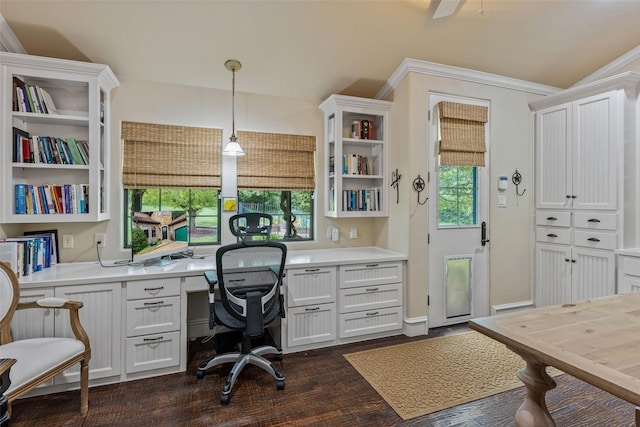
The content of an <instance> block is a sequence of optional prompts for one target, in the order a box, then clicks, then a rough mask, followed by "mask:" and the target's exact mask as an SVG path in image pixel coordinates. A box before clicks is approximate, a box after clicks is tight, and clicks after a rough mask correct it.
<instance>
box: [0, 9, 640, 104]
mask: <svg viewBox="0 0 640 427" xmlns="http://www.w3.org/2000/svg"><path fill="white" fill-rule="evenodd" d="M443 1H447V0H443ZM439 3H440V0H407V1H401V0H387V1H373V0H370V1H346V0H343V1H332V0H261V1H249V0H232V1H219V0H218V1H216V0H201V1H189V0H127V1H124V0H72V1H61V0H40V1H36V0H1V1H0V13H1V14H2V16H3V17H4V19H5V20H6V21H7V23H8V24H9V26H10V27H11V28H12V30H13V32H14V33H15V35H16V36H17V38H18V40H20V42H21V43H22V45H23V47H24V48H25V50H26V51H27V53H29V54H32V55H42V56H51V57H58V58H66V59H75V60H82V61H91V62H97V63H103V64H108V65H110V66H111V68H112V69H113V71H114V72H115V74H116V75H117V76H118V77H119V78H120V79H121V80H123V79H129V78H131V79H142V80H150V81H158V82H165V83H175V84H180V85H193V86H199V87H212V88H220V89H226V90H230V88H231V73H230V72H229V71H227V70H226V69H225V67H224V63H225V61H226V60H227V59H229V58H235V59H238V60H240V62H241V63H242V69H241V70H240V71H238V73H237V75H236V90H237V91H238V92H249V93H257V94H269V95H276V96H284V97H293V98H302V99H318V100H321V99H324V98H326V97H327V96H328V95H330V94H332V93H341V94H345V95H354V96H364V97H375V95H376V94H377V93H378V91H379V90H380V89H381V88H382V87H383V85H384V83H385V82H386V81H387V79H388V78H389V77H390V76H391V74H392V73H393V72H394V71H395V70H396V68H397V67H398V66H399V65H400V63H401V62H402V60H403V59H404V58H413V59H420V60H426V61H430V62H436V63H441V64H446V65H452V66H457V67H463V68H470V69H474V70H479V71H484V72H488V73H494V74H498V75H503V76H507V77H512V78H516V79H522V80H527V81H530V82H536V83H541V84H545V85H550V86H556V87H561V88H566V87H569V86H571V85H572V84H574V83H576V82H577V81H579V80H581V79H583V78H584V77H586V76H589V75H590V74H592V73H593V72H595V71H597V70H598V69H600V68H601V67H603V66H605V65H606V64H608V63H609V62H611V61H612V60H614V59H616V58H618V57H620V56H621V55H623V54H625V53H627V52H628V51H630V50H632V49H634V48H635V47H637V46H640V25H638V20H639V18H640V0H463V1H462V2H461V4H460V5H459V6H458V8H457V9H456V10H455V12H454V14H453V15H451V16H448V17H444V18H439V19H433V18H432V16H433V13H434V11H435V10H436V8H437V6H438V4H439ZM481 7H482V8H483V9H484V13H479V11H480V9H481Z"/></svg>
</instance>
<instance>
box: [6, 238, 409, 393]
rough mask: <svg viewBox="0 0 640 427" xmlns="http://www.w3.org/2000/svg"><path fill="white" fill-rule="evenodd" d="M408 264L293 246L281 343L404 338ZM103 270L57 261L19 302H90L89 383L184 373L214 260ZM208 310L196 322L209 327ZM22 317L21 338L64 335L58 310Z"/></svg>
mask: <svg viewBox="0 0 640 427" xmlns="http://www.w3.org/2000/svg"><path fill="white" fill-rule="evenodd" d="M405 260H406V255H403V254H400V253H397V252H393V251H388V250H385V249H381V248H376V247H364V248H338V249H314V250H289V251H288V253H287V261H286V269H287V276H286V278H285V285H284V286H283V291H284V293H285V301H286V304H287V318H285V319H284V320H283V323H282V325H281V326H282V336H281V337H280V338H281V342H282V345H283V349H284V351H285V353H287V352H294V351H301V350H306V349H310V348H318V347H325V346H330V345H337V344H341V343H344V342H350V341H355V340H362V339H370V338H376V337H379V336H385V335H393V334H399V333H401V332H402V324H403V322H402V320H403V306H404V305H403V299H402V295H403V287H404V282H403V269H404V261H405ZM103 264H105V265H108V267H102V266H100V264H99V263H98V262H82V263H68V264H58V265H56V266H54V267H52V268H48V269H45V270H43V271H41V272H38V273H35V274H33V275H30V276H26V277H22V278H20V279H19V283H20V288H21V301H30V300H34V299H38V298H43V297H51V296H57V297H63V298H68V299H73V300H79V301H82V302H83V303H84V308H83V309H82V310H80V316H81V321H82V324H83V326H84V327H85V329H86V330H87V333H88V334H89V337H90V340H91V349H92V351H91V354H92V358H91V362H90V383H91V385H100V384H106V383H113V382H120V381H127V380H132V379H138V378H144V377H150V376H157V375H164V374H169V373H174V372H179V371H184V370H186V365H187V349H188V340H189V327H190V326H189V325H190V323H194V320H193V318H190V316H189V313H188V312H189V310H190V305H189V299H190V296H191V297H192V298H193V297H195V298H196V300H197V301H202V304H203V306H206V304H207V302H206V301H207V298H206V295H203V296H202V300H200V299H199V296H198V295H197V294H193V293H194V292H206V291H207V289H208V285H207V282H206V280H205V279H204V276H203V273H204V271H207V270H214V269H215V255H209V256H205V257H204V258H201V259H195V258H187V259H179V260H175V262H173V263H171V264H168V265H159V266H153V265H151V266H145V265H135V266H134V265H131V266H130V265H121V266H120V265H118V266H110V265H113V262H111V263H109V262H104V261H103ZM318 290H320V295H314V294H313V292H315V291H318ZM312 291H313V292H312ZM338 304H340V305H338ZM23 311H24V310H23ZM203 311H204V313H205V314H203V315H202V317H203V318H202V319H199V322H200V323H201V324H202V325H207V324H208V319H206V318H205V317H206V313H207V311H206V310H203ZM19 314H20V315H21V316H22V317H16V319H15V320H14V322H13V323H14V326H16V328H15V331H14V335H15V336H16V337H27V336H29V337H31V336H42V335H46V334H47V333H55V334H65V333H66V332H67V331H64V330H62V328H61V327H60V325H61V324H63V322H60V321H58V320H56V316H57V313H55V311H53V312H51V313H45V314H44V315H42V316H41V317H33V316H36V315H31V314H23V313H19ZM29 316H32V317H29ZM191 317H193V316H191ZM195 323H196V324H197V323H198V321H196V322H195ZM310 323H311V324H313V325H314V327H313V328H309V324H310ZM317 325H321V327H316V326H317ZM206 330H207V333H208V327H207V328H206ZM309 330H313V331H316V332H314V333H313V334H312V335H309V334H308V331H309ZM318 331H319V332H318ZM78 378H79V375H78V374H77V373H74V372H73V370H72V369H70V370H69V373H68V374H66V375H64V377H62V378H58V377H56V378H55V379H54V384H53V385H52V386H51V387H46V388H45V389H42V390H40V393H48V392H55V391H62V390H68V389H70V388H74V387H75V383H76V382H77V381H78Z"/></svg>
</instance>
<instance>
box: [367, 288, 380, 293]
mask: <svg viewBox="0 0 640 427" xmlns="http://www.w3.org/2000/svg"><path fill="white" fill-rule="evenodd" d="M378 289H380V288H367V289H365V290H366V291H367V292H376V291H377V290H378Z"/></svg>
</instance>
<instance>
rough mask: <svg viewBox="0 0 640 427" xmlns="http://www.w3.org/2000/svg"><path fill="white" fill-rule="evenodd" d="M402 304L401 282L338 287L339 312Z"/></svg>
mask: <svg viewBox="0 0 640 427" xmlns="http://www.w3.org/2000/svg"><path fill="white" fill-rule="evenodd" d="M400 305H402V283H393V284H391V285H375V286H363V287H360V288H347V289H340V313H352V312H354V311H362V310H373V309H376V308H386V307H396V306H400Z"/></svg>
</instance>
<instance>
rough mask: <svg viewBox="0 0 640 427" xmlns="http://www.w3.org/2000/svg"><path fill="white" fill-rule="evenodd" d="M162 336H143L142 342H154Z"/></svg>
mask: <svg viewBox="0 0 640 427" xmlns="http://www.w3.org/2000/svg"><path fill="white" fill-rule="evenodd" d="M162 338H163V337H155V338H144V339H143V341H144V342H154V341H160V340H162Z"/></svg>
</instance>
